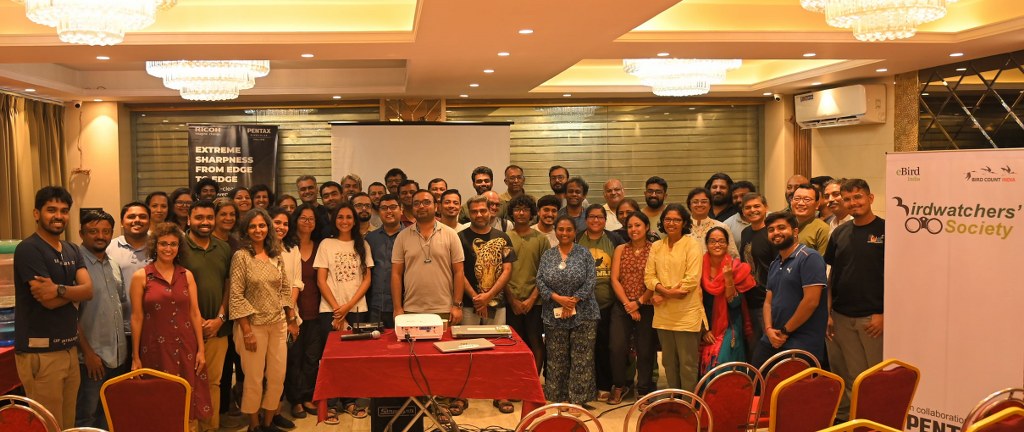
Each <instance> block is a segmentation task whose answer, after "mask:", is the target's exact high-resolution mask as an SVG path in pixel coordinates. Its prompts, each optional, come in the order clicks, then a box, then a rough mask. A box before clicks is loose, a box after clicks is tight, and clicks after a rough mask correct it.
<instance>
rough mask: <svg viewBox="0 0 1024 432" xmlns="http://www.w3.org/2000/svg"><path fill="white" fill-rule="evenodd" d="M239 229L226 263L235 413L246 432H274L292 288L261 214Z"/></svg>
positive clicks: (293, 322) (291, 324)
mask: <svg viewBox="0 0 1024 432" xmlns="http://www.w3.org/2000/svg"><path fill="white" fill-rule="evenodd" d="M240 226H241V227H242V229H243V230H244V234H243V238H242V240H241V246H242V247H241V249H239V250H238V251H237V252H235V255H234V256H233V257H232V260H231V277H230V282H229V284H230V287H231V288H230V300H229V308H228V310H229V311H230V315H231V319H232V320H233V321H234V323H235V329H234V332H233V333H234V335H233V336H234V338H235V346H237V347H239V350H238V355H239V356H240V357H241V360H242V369H243V370H244V371H245V376H246V379H245V383H244V384H243V388H242V406H241V411H242V413H243V414H246V415H247V416H248V418H249V429H248V430H249V431H261V432H273V431H279V430H281V429H279V428H278V427H277V426H275V425H274V423H273V418H274V415H275V414H277V409H278V408H279V406H280V404H281V393H282V392H283V391H284V375H285V368H286V364H287V359H286V353H287V347H286V342H285V340H286V338H287V336H286V335H288V334H290V335H291V336H292V337H293V338H294V337H295V336H298V332H299V326H298V322H297V319H298V316H297V314H296V312H295V309H293V308H292V298H291V288H292V284H291V283H290V281H289V280H288V276H287V273H286V271H285V263H284V260H283V259H282V257H281V253H282V248H281V243H280V242H279V241H278V240H277V237H276V236H275V235H273V233H271V228H272V226H273V222H272V220H271V219H270V215H269V214H267V211H266V210H263V209H252V210H250V211H249V212H248V213H246V214H245V216H244V217H243V218H242V220H241V222H240ZM264 379H265V380H266V389H264ZM261 408H262V411H263V418H262V419H261V418H260V410H261ZM261 420H262V421H261Z"/></svg>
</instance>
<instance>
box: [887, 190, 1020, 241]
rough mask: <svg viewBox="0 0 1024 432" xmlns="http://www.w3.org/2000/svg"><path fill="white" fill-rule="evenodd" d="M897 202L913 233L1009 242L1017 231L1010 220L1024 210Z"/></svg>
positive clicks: (898, 199)
mask: <svg viewBox="0 0 1024 432" xmlns="http://www.w3.org/2000/svg"><path fill="white" fill-rule="evenodd" d="M893 199H894V200H896V207H899V208H901V209H903V213H904V216H906V217H907V220H906V221H904V222H903V227H904V228H905V229H906V230H907V232H909V233H911V234H916V233H929V234H940V233H947V234H965V235H976V236H992V237H996V238H999V239H1000V240H1006V239H1007V238H1008V237H1010V234H1012V233H1013V228H1014V226H1013V225H1012V224H1010V223H1009V221H1011V220H1012V219H1013V218H1015V217H1017V214H1018V213H1020V212H1021V211H1022V210H1024V205H1017V206H1016V207H989V206H985V205H982V204H980V203H979V204H974V205H971V204H940V203H934V202H927V203H918V202H916V201H914V202H910V203H906V202H904V200H903V197H898V196H897V197H893Z"/></svg>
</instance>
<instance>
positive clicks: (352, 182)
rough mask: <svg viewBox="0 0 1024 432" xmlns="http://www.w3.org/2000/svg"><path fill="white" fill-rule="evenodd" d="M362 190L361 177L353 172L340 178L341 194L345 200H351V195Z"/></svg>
mask: <svg viewBox="0 0 1024 432" xmlns="http://www.w3.org/2000/svg"><path fill="white" fill-rule="evenodd" d="M362 191H363V179H362V178H359V176H357V175H355V174H349V175H346V176H345V178H343V179H341V196H343V197H344V200H345V201H350V200H352V196H353V195H355V194H357V193H359V192H362Z"/></svg>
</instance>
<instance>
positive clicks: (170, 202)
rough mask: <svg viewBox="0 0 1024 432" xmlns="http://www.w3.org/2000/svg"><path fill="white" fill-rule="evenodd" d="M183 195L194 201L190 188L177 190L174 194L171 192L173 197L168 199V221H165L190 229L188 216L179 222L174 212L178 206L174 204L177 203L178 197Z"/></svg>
mask: <svg viewBox="0 0 1024 432" xmlns="http://www.w3.org/2000/svg"><path fill="white" fill-rule="evenodd" d="M182 195H186V196H188V198H189V199H190V200H191V199H192V191H190V190H189V189H188V188H177V189H175V190H174V192H171V196H170V197H169V198H168V199H167V219H164V220H165V221H167V222H174V223H176V224H183V225H185V226H186V227H188V216H185V220H183V221H179V220H178V215H177V214H175V213H174V210H175V209H177V204H174V202H175V201H177V200H178V197H180V196H182ZM193 201H194V200H193Z"/></svg>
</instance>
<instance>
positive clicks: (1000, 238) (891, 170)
mask: <svg viewBox="0 0 1024 432" xmlns="http://www.w3.org/2000/svg"><path fill="white" fill-rule="evenodd" d="M886 161H887V165H886V166H887V171H886V173H887V176H886V179H887V180H886V193H887V195H888V197H889V198H888V200H887V202H886V204H885V205H886V215H887V216H888V218H887V220H886V224H885V237H886V240H885V243H886V250H885V330H884V331H885V333H884V334H885V348H884V350H885V351H884V353H885V357H886V358H897V359H901V360H904V361H906V362H908V363H911V364H914V365H916V366H918V367H919V368H921V382H920V385H919V387H918V389H917V394H916V396H915V399H914V403H913V406H912V407H911V409H910V415H909V416H908V418H907V427H906V429H907V430H908V431H921V432H924V431H929V432H932V431H946V432H959V431H960V428H961V425H962V424H963V421H964V417H966V416H967V413H968V412H970V410H971V408H973V407H974V406H975V405H976V404H977V403H978V401H980V400H981V399H983V398H984V397H985V396H987V395H989V394H991V393H993V392H995V391H997V390H1001V389H1004V388H1007V387H1021V386H1022V384H1024V312H1022V307H1024V282H1022V278H1021V276H1020V275H1021V274H1022V272H1021V267H1020V266H1021V264H1022V260H1021V257H1022V256H1024V255H1022V253H1024V223H1022V219H1024V150H1016V149H1006V150H978V151H952V152H915V153H894V154H889V155H887V157H886Z"/></svg>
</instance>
